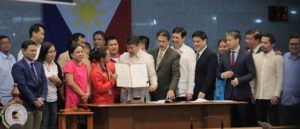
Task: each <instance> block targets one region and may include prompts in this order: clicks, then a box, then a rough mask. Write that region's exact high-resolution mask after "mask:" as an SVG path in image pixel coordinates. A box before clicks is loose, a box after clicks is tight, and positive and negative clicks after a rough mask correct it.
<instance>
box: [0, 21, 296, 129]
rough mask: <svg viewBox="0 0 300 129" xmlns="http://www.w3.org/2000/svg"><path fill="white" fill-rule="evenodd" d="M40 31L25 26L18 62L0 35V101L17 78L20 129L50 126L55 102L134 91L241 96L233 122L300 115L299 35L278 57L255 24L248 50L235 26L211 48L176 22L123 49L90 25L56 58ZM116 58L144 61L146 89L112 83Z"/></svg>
mask: <svg viewBox="0 0 300 129" xmlns="http://www.w3.org/2000/svg"><path fill="white" fill-rule="evenodd" d="M44 33H45V27H44V26H43V25H42V24H34V25H32V26H31V27H30V29H29V35H30V40H26V41H24V42H23V43H22V46H21V50H20V52H19V53H18V62H16V60H15V58H14V57H13V56H12V54H10V53H9V49H10V47H11V43H10V39H9V37H7V36H5V35H1V36H0V50H1V52H0V56H1V58H0V70H1V72H0V81H1V82H3V85H1V86H0V96H1V103H3V104H6V103H7V102H8V100H9V99H10V98H11V96H10V94H9V93H10V91H11V89H12V86H13V84H14V83H17V84H18V88H19V90H20V93H21V99H22V100H24V106H25V108H26V109H27V111H28V120H27V122H26V124H25V128H28V129H29V128H30V129H40V128H41V129H47V128H49V129H54V128H56V127H57V125H56V121H57V117H56V115H53V114H56V113H57V110H58V109H59V108H66V109H69V108H77V106H78V104H85V103H93V104H112V103H117V102H129V101H132V100H133V99H134V97H137V96H139V97H141V100H145V101H146V102H149V101H157V100H165V99H167V100H172V101H190V100H196V99H198V98H203V99H208V100H214V99H215V100H224V99H226V100H235V101H245V102H247V104H245V105H234V106H232V109H231V116H232V125H233V126H253V125H256V122H257V121H268V122H270V123H272V124H274V125H278V124H279V118H278V113H279V111H280V112H282V115H281V118H282V119H280V120H281V123H282V124H285V125H286V124H297V123H300V122H299V120H298V119H294V117H298V116H300V111H298V108H299V107H300V106H299V105H300V98H299V93H300V88H299V86H300V84H299V81H298V80H297V75H300V73H299V72H300V64H299V62H300V58H299V57H300V36H299V35H296V34H295V35H292V36H291V37H290V38H289V40H288V46H289V50H290V52H288V53H286V54H284V55H283V56H282V54H281V52H280V51H278V50H274V49H273V47H274V44H275V43H276V41H275V38H274V36H273V35H272V34H269V33H261V32H259V31H258V30H255V29H253V30H249V31H247V32H246V33H245V42H246V46H247V48H243V47H241V45H240V42H241V34H240V32H239V31H238V30H230V31H228V32H226V35H225V39H222V40H220V41H218V43H217V46H218V52H216V53H215V52H213V51H212V50H211V49H210V48H208V45H207V44H208V42H207V39H208V37H207V34H206V33H205V32H204V31H195V32H194V33H193V34H192V37H191V38H192V41H193V47H194V49H193V48H191V47H189V46H188V45H186V44H185V39H186V38H187V37H186V33H187V32H186V30H185V29H184V28H182V27H175V28H174V29H173V30H172V34H170V33H169V32H168V31H167V30H164V29H162V30H159V31H158V32H157V34H156V42H157V48H156V49H155V50H152V51H150V50H147V49H148V45H149V39H148V38H147V37H146V36H130V37H129V38H128V39H127V41H126V42H125V44H126V47H127V52H125V53H123V54H120V53H119V43H118V39H117V38H116V37H114V36H105V34H104V32H102V31H96V32H95V33H94V34H93V41H94V48H93V49H91V47H90V44H89V43H87V42H86V37H85V35H84V34H82V33H74V34H72V36H70V40H69V42H68V50H67V51H65V52H63V53H61V54H60V55H59V56H58V59H57V61H55V57H56V48H55V46H54V44H52V43H50V42H43V40H44ZM171 41H172V43H173V46H171V45H170V43H171ZM42 42H43V43H42ZM115 63H127V64H141V63H142V64H146V67H147V73H148V78H149V87H147V88H119V87H117V86H116V83H117V82H116V80H117V75H116V73H115ZM9 73H11V74H9ZM61 102H62V104H61ZM253 112H256V114H253Z"/></svg>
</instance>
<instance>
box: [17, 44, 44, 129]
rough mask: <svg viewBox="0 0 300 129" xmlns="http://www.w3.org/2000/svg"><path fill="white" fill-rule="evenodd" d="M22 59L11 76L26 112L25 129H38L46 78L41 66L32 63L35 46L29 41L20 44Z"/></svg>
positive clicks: (36, 62) (35, 50)
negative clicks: (16, 85)
mask: <svg viewBox="0 0 300 129" xmlns="http://www.w3.org/2000/svg"><path fill="white" fill-rule="evenodd" d="M22 53H23V54H24V57H23V59H21V60H20V61H19V62H17V63H16V64H14V66H13V68H12V76H13V78H14V81H15V83H17V84H18V88H19V91H20V93H21V99H22V100H23V105H24V106H25V108H26V109H27V111H28V119H27V121H26V123H25V125H24V128H25V129H39V128H40V124H41V120H42V111H41V108H42V106H43V105H44V100H45V99H46V97H47V90H48V88H47V78H46V76H45V73H44V68H43V64H42V63H40V62H38V61H34V58H35V56H36V54H37V45H36V43H35V42H33V41H31V40H27V41H24V42H23V43H22Z"/></svg>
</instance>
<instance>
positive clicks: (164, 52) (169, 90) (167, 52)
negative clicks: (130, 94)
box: [150, 30, 180, 100]
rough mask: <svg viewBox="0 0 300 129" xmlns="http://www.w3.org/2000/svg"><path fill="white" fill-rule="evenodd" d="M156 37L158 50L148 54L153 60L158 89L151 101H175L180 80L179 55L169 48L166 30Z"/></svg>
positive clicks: (159, 32) (168, 37)
mask: <svg viewBox="0 0 300 129" xmlns="http://www.w3.org/2000/svg"><path fill="white" fill-rule="evenodd" d="M156 37H157V44H158V48H157V49H156V50H154V51H152V52H150V54H151V55H152V56H153V58H154V63H155V69H156V74H157V78H158V80H157V81H158V87H157V90H156V91H155V92H153V93H152V94H151V97H152V100H161V99H175V92H176V89H177V85H178V81H179V78H180V70H179V60H180V55H179V54H178V53H177V52H176V51H175V50H173V49H172V48H170V46H169V43H170V34H169V32H168V31H167V30H159V31H158V32H157V34H156Z"/></svg>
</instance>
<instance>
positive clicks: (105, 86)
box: [90, 48, 116, 104]
mask: <svg viewBox="0 0 300 129" xmlns="http://www.w3.org/2000/svg"><path fill="white" fill-rule="evenodd" d="M90 60H91V61H92V64H91V73H90V78H91V82H92V85H93V99H92V103H93V104H111V103H114V99H115V96H114V93H113V88H114V87H115V84H116V75H115V74H114V73H113V72H114V64H113V63H112V62H110V55H109V52H108V51H107V49H106V48H100V49H97V51H95V52H93V53H91V55H90Z"/></svg>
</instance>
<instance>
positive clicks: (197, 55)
mask: <svg viewBox="0 0 300 129" xmlns="http://www.w3.org/2000/svg"><path fill="white" fill-rule="evenodd" d="M199 56H200V54H199V52H197V54H196V61H198V59H199Z"/></svg>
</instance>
